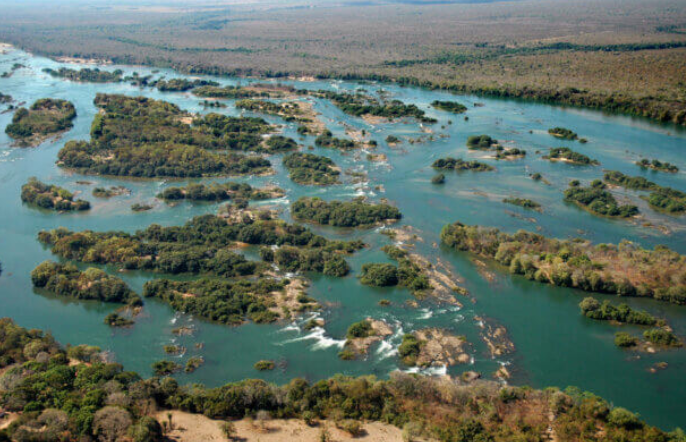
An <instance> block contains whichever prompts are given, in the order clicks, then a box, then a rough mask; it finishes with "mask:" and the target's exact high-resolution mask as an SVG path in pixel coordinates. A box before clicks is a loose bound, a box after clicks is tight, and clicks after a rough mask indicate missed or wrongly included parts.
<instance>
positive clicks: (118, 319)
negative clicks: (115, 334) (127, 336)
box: [104, 313, 134, 327]
mask: <svg viewBox="0 0 686 442" xmlns="http://www.w3.org/2000/svg"><path fill="white" fill-rule="evenodd" d="M104 322H105V325H109V326H110V327H130V326H132V325H133V324H134V322H133V321H132V320H130V319H127V318H124V317H122V316H119V314H118V313H110V314H109V315H107V316H105V321H104Z"/></svg>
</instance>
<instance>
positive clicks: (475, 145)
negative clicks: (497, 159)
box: [467, 135, 500, 150]
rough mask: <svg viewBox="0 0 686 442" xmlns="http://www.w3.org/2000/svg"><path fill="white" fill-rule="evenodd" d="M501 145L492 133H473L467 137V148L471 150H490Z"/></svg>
mask: <svg viewBox="0 0 686 442" xmlns="http://www.w3.org/2000/svg"><path fill="white" fill-rule="evenodd" d="M499 145H500V144H499V143H498V140H496V139H494V138H491V136H490V135H472V136H470V137H469V138H467V149H470V150H489V149H494V148H496V147H497V146H499Z"/></svg>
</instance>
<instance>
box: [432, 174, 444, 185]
mask: <svg viewBox="0 0 686 442" xmlns="http://www.w3.org/2000/svg"><path fill="white" fill-rule="evenodd" d="M431 184H445V174H442V173H437V174H436V175H434V176H433V177H432V178H431Z"/></svg>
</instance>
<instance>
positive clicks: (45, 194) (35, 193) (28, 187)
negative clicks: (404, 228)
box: [21, 177, 91, 212]
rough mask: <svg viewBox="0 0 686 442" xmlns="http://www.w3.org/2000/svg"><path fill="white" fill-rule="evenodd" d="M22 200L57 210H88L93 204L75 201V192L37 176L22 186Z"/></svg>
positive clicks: (42, 207) (43, 207)
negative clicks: (46, 182) (48, 182)
mask: <svg viewBox="0 0 686 442" xmlns="http://www.w3.org/2000/svg"><path fill="white" fill-rule="evenodd" d="M21 200H22V201H23V202H25V203H27V204H31V205H33V206H37V207H40V208H41V209H50V210H57V211H65V212H69V211H81V210H88V209H90V208H91V205H90V203H89V202H88V201H85V200H76V201H74V194H73V193H71V192H69V191H68V190H67V189H64V188H62V187H59V186H55V185H53V184H45V183H41V182H40V181H38V180H37V179H36V178H33V177H32V178H29V182H28V183H26V184H24V185H23V186H21Z"/></svg>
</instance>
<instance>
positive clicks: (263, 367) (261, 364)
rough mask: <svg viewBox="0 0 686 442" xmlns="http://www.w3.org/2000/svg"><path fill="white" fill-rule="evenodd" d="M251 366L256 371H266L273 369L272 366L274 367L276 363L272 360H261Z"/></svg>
mask: <svg viewBox="0 0 686 442" xmlns="http://www.w3.org/2000/svg"><path fill="white" fill-rule="evenodd" d="M253 367H254V368H255V370H257V371H267V370H274V368H276V364H275V363H274V361H268V360H262V361H257V362H255V365H254V366H253Z"/></svg>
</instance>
